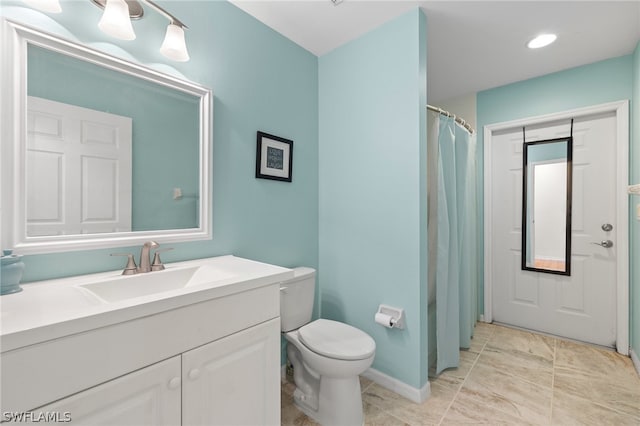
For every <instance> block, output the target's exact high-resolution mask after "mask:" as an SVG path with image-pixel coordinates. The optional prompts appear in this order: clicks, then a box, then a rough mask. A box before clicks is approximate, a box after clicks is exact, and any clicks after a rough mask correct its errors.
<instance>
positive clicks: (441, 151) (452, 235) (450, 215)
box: [429, 112, 478, 374]
mask: <svg viewBox="0 0 640 426" xmlns="http://www.w3.org/2000/svg"><path fill="white" fill-rule="evenodd" d="M429 114H437V115H438V117H436V118H434V117H430V120H429V122H430V123H431V131H430V134H429V136H430V137H431V138H434V139H433V142H432V144H431V145H430V146H431V147H432V150H431V155H437V157H436V158H437V166H436V167H437V179H436V181H437V182H435V183H434V182H431V183H430V185H429V188H430V192H431V194H430V200H431V201H430V202H435V203H436V204H437V210H436V209H432V210H431V211H432V212H434V213H436V214H435V216H436V217H433V216H432V217H430V220H431V221H433V220H435V221H436V222H435V223H433V224H432V225H431V226H430V229H437V231H436V232H435V233H434V234H435V235H433V236H432V235H430V237H429V238H437V243H436V244H435V246H436V247H437V249H436V250H437V251H436V253H435V256H430V258H431V264H430V265H429V268H435V302H436V303H435V305H436V358H437V361H436V374H439V373H440V372H441V371H443V370H444V369H446V368H450V367H457V366H458V365H459V361H460V356H459V350H460V348H469V346H470V344H471V337H472V335H473V328H474V325H475V322H476V317H477V291H478V290H477V289H478V269H477V266H478V252H477V247H476V246H477V232H478V217H477V198H476V180H477V177H476V138H475V135H474V134H470V133H469V132H468V131H467V130H466V129H465V128H464V127H462V126H461V125H459V124H457V123H456V122H455V120H454V119H453V117H447V116H445V115H442V114H438V113H434V112H429ZM436 140H437V146H436V143H435V141H436ZM434 151H437V154H436V153H435V152H434ZM434 160H435V158H434ZM434 163H435V162H434V161H432V162H431V164H434ZM434 175H435V173H432V174H431V176H432V177H435V176H434ZM432 180H433V179H432ZM434 225H435V226H434ZM432 247H433V245H432Z"/></svg>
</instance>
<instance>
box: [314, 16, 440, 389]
mask: <svg viewBox="0 0 640 426" xmlns="http://www.w3.org/2000/svg"><path fill="white" fill-rule="evenodd" d="M319 93H320V95H319V105H320V111H319V113H320V120H319V121H320V151H319V155H320V157H319V159H320V160H319V163H320V194H319V195H320V218H319V227H320V228H319V229H320V237H319V242H320V260H319V262H320V275H319V282H320V303H321V305H320V309H321V316H322V317H323V318H329V319H335V320H340V321H344V322H346V323H348V324H351V325H354V326H356V327H358V328H360V329H362V330H364V331H365V332H367V333H369V334H370V335H371V336H372V337H373V338H374V339H375V341H376V344H377V349H376V358H375V361H374V364H373V368H375V369H377V370H379V371H381V372H382V373H385V374H388V375H390V376H392V377H394V378H396V379H398V380H400V381H402V382H404V383H406V384H408V385H410V386H413V387H415V388H420V387H421V386H423V385H424V384H425V383H426V381H427V349H428V348H427V336H426V333H427V327H426V322H427V319H426V315H427V312H426V306H427V302H426V291H427V282H426V280H427V274H426V264H427V252H426V250H427V249H426V247H427V243H426V232H427V228H426V189H425V185H426V166H425V161H426V112H425V104H426V19H425V16H424V15H423V13H422V12H421V11H420V10H419V9H418V8H416V9H415V10H412V11H411V12H409V13H407V14H405V15H402V16H401V17H399V18H396V19H394V20H392V21H390V22H388V23H386V24H385V25H383V26H381V27H379V28H377V29H375V30H373V31H372V32H370V33H367V34H365V35H364V36H362V37H360V38H358V39H357V40H355V41H352V42H350V43H348V44H346V45H343V46H342V47H339V48H338V49H336V50H334V51H332V52H330V53H328V54H326V55H324V56H322V57H320V59H319ZM381 303H383V304H388V305H392V306H397V307H401V308H404V309H405V313H406V317H407V318H406V321H407V328H406V329H405V330H389V329H386V328H383V327H382V326H380V325H377V324H375V323H374V321H373V317H374V314H375V313H376V310H377V309H378V305H379V304H381Z"/></svg>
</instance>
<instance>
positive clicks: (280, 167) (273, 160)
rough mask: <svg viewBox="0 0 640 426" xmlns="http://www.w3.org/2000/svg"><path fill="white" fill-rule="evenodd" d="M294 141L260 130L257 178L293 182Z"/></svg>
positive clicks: (257, 149)
mask: <svg viewBox="0 0 640 426" xmlns="http://www.w3.org/2000/svg"><path fill="white" fill-rule="evenodd" d="M292 170H293V141H291V140H289V139H285V138H281V137H279V136H274V135H270V134H268V133H264V132H258V141H257V148H256V178H261V179H273V180H281V181H285V182H291V171H292Z"/></svg>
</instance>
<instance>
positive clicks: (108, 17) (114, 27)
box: [98, 0, 136, 40]
mask: <svg viewBox="0 0 640 426" xmlns="http://www.w3.org/2000/svg"><path fill="white" fill-rule="evenodd" d="M98 27H99V28H100V29H101V30H102V31H103V32H105V33H107V34H109V35H110V36H113V37H115V38H119V39H121V40H133V39H135V38H136V33H134V32H133V27H132V26H131V19H130V18H129V6H128V5H127V3H126V2H125V1H124V0H107V5H106V6H105V8H104V13H103V14H102V18H101V19H100V22H98Z"/></svg>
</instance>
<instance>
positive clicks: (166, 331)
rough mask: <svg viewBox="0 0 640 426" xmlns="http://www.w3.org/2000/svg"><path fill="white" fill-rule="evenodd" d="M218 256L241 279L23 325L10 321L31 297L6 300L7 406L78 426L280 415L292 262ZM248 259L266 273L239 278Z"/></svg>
mask: <svg viewBox="0 0 640 426" xmlns="http://www.w3.org/2000/svg"><path fill="white" fill-rule="evenodd" d="M212 259H215V258H212ZM189 265H190V264H189ZM189 265H187V266H189ZM210 265H212V266H217V265H223V266H225V267H226V268H227V269H225V273H226V274H227V275H225V277H226V276H231V277H232V278H225V279H226V281H220V283H219V284H218V285H217V286H213V285H211V286H209V287H206V286H208V284H207V285H205V287H203V288H202V289H201V290H197V291H185V292H183V293H179V295H178V296H173V297H167V298H159V297H158V298H155V299H153V300H151V301H146V300H143V301H142V302H138V301H136V302H135V303H134V302H133V301H132V302H131V303H127V304H126V305H118V304H114V305H113V306H114V308H113V309H111V308H109V309H111V310H105V309H104V308H100V307H99V308H100V309H102V310H100V311H96V313H94V314H91V315H87V316H86V317H81V318H76V319H72V320H68V321H67V322H64V323H63V322H57V323H53V324H51V325H43V326H41V328H30V329H25V331H22V332H16V333H11V334H9V333H7V332H6V330H7V328H8V324H9V322H5V320H6V319H11V318H12V316H15V317H17V316H18V315H19V314H20V312H21V308H22V309H24V306H26V305H21V304H19V303H18V302H20V299H18V298H14V299H3V300H2V302H3V306H2V308H3V312H2V313H3V324H0V327H2V328H3V330H2V331H3V334H2V336H1V340H0V343H2V344H3V347H2V352H1V354H0V373H1V374H0V410H1V411H0V412H2V413H3V416H4V413H6V412H10V413H31V415H33V414H37V413H49V414H47V415H49V416H51V415H56V416H57V418H58V419H65V416H66V415H68V416H69V417H70V418H71V421H72V422H71V424H78V425H92V424H100V425H180V424H182V425H279V424H280V304H279V303H280V294H279V290H280V285H279V283H280V281H282V280H284V279H288V278H290V275H292V271H291V270H287V269H284V268H278V267H275V266H271V265H266V264H259V263H257V262H252V261H247V260H242V259H238V258H233V257H230V258H226V259H223V260H220V261H218V262H217V263H215V262H211V263H210ZM236 266H237V267H238V268H240V267H242V270H243V271H244V270H246V269H247V268H250V267H253V268H254V269H256V270H258V271H259V272H260V274H258V272H254V274H253V275H250V276H249V279H242V278H243V277H238V278H236V275H234V274H231V272H233V268H235V267H236ZM263 270H266V272H270V274H267V273H264V274H263V273H262V271H263ZM229 271H231V272H229ZM207 273H208V272H207ZM262 274H263V275H262ZM36 290H37V289H35V288H33V289H29V288H27V289H25V290H24V292H23V293H24V294H23V296H28V299H25V302H28V303H33V301H34V300H36V297H35V296H37V295H36V294H35V292H36ZM30 291H31V293H32V294H31V295H29V292H30ZM38 291H39V290H38ZM19 295H20V294H18V296H19ZM11 297H14V295H11ZM45 299H46V297H43V300H45ZM5 300H7V301H11V302H10V303H9V302H7V303H5V302H4V301H5ZM12 303H15V305H12ZM67 310H68V306H67ZM64 312H66V311H64ZM64 312H63V313H64ZM14 313H15V315H14ZM63 313H61V314H60V315H62V314H63ZM27 319H32V317H28V318H27ZM55 333H57V335H56V334H55ZM44 336H46V337H44ZM36 337H37V340H36ZM51 413H54V414H51ZM65 413H68V414H65ZM3 420H6V419H4V417H3Z"/></svg>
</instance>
